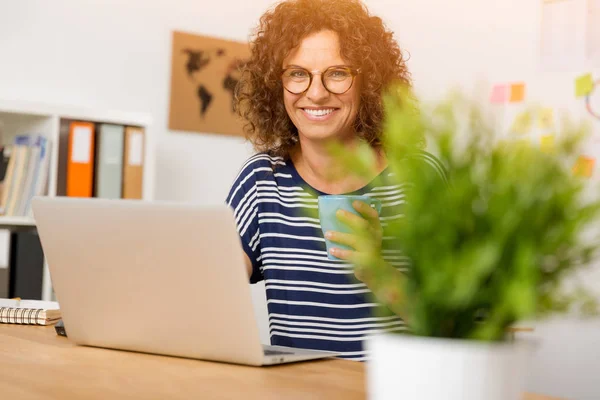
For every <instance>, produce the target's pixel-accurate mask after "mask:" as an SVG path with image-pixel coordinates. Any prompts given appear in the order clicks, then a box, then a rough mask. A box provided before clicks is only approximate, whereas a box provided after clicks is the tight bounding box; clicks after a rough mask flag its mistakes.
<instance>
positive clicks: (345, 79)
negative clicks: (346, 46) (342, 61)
mask: <svg viewBox="0 0 600 400" xmlns="http://www.w3.org/2000/svg"><path fill="white" fill-rule="evenodd" d="M323 81H324V83H325V87H326V88H327V90H329V91H330V92H332V93H344V92H346V91H347V90H348V89H350V86H352V71H350V69H349V68H331V69H328V70H327V71H325V74H324V75H323Z"/></svg>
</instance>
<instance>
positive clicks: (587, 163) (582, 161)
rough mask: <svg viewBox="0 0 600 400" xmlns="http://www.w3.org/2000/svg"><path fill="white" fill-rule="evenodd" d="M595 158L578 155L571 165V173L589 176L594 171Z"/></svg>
mask: <svg viewBox="0 0 600 400" xmlns="http://www.w3.org/2000/svg"><path fill="white" fill-rule="evenodd" d="M595 164H596V159H595V158H592V157H587V156H579V158H578V159H577V161H576V162H575V165H574V166H573V174H574V175H576V176H581V177H584V178H590V177H591V176H592V174H593V173H594V165H595Z"/></svg>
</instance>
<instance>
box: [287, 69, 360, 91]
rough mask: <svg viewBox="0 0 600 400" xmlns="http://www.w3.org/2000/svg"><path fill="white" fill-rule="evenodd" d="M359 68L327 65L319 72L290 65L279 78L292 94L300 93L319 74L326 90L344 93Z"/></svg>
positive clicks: (306, 88)
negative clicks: (327, 66)
mask: <svg viewBox="0 0 600 400" xmlns="http://www.w3.org/2000/svg"><path fill="white" fill-rule="evenodd" d="M360 72H361V71H360V68H351V67H339V66H338V67H329V68H327V69H326V70H325V71H323V72H321V71H318V70H314V71H312V72H310V71H307V70H306V69H304V68H300V67H291V68H286V69H284V70H283V73H282V75H281V79H282V82H283V87H284V88H285V90H287V91H288V92H290V93H292V94H302V93H304V92H306V91H307V90H308V88H309V87H310V85H311V84H312V81H313V77H314V75H318V74H320V75H321V82H322V83H323V86H324V87H325V89H327V91H329V92H330V93H333V94H344V93H346V92H347V91H348V90H350V88H351V87H352V84H353V83H354V77H355V76H356V75H358V74H360Z"/></svg>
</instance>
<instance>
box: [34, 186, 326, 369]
mask: <svg viewBox="0 0 600 400" xmlns="http://www.w3.org/2000/svg"><path fill="white" fill-rule="evenodd" d="M32 207H33V212H34V217H35V221H36V225H37V229H38V232H39V236H40V240H41V244H42V248H43V250H44V254H45V256H46V260H47V262H48V266H49V269H50V274H51V279H52V284H53V287H54V290H55V293H56V296H57V300H58V302H59V304H60V308H61V313H62V316H63V321H64V324H65V328H66V331H67V335H68V337H69V339H70V340H72V341H74V342H75V343H77V344H80V345H87V346H96V347H104V348H113V349H122V350H130V351H138V352H145V353H154V354H164V355H170V356H178V357H186V358H196V359H202V360H212V361H221V362H228V363H236V364H246V365H255V366H259V365H273V364H280V363H287V362H296V361H303V360H311V359H318V358H326V357H332V356H335V355H336V354H335V353H330V352H322V351H313V350H300V349H294V348H287V347H280V346H263V345H262V344H261V342H260V337H259V330H258V326H257V324H256V320H255V316H254V308H253V305H252V298H251V291H250V285H249V283H248V274H247V272H246V267H245V264H244V259H243V250H242V248H241V246H240V239H239V236H238V234H237V232H236V229H235V222H234V218H233V213H232V211H231V210H230V208H229V207H227V206H226V205H225V204H223V205H218V206H206V207H202V206H193V205H185V204H179V203H166V202H143V201H137V200H104V199H95V198H92V199H84V198H67V197H36V198H35V199H34V200H33V202H32Z"/></svg>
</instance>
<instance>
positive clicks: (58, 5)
mask: <svg viewBox="0 0 600 400" xmlns="http://www.w3.org/2000/svg"><path fill="white" fill-rule="evenodd" d="M576 1H578V2H581V3H582V4H583V2H585V1H586V0H576ZM540 3H541V1H540V0H525V1H524V0H505V1H498V0H458V1H453V2H451V1H445V0H404V1H397V0H370V1H367V4H368V5H369V6H370V7H371V10H372V11H374V12H375V13H377V14H379V15H382V16H385V20H386V21H387V22H388V23H389V24H390V26H391V27H392V28H393V29H394V30H395V31H396V33H397V38H398V39H399V41H400V43H401V45H402V46H403V47H404V48H405V49H406V50H407V51H408V52H410V54H411V59H410V61H409V67H410V69H411V71H412V72H413V77H414V80H415V84H416V87H417V90H418V91H419V92H420V93H421V94H422V95H423V96H424V97H425V98H435V97H438V96H439V95H441V94H443V93H444V92H445V91H446V90H447V89H448V88H450V87H451V86H455V85H458V86H460V87H462V88H463V89H465V90H468V91H470V90H472V89H473V88H475V87H476V86H477V84H478V83H484V84H487V83H493V82H503V81H508V82H510V81H515V80H518V81H525V82H527V84H528V99H529V100H532V101H534V102H542V103H543V104H546V105H549V106H556V107H560V108H563V109H565V110H569V111H571V112H572V113H575V114H577V115H585V113H583V112H582V106H581V103H580V102H577V101H575V100H574V98H573V94H572V93H573V79H574V77H575V76H576V75H577V74H579V73H580V72H582V71H585V69H586V68H589V66H585V65H578V64H575V63H574V64H573V66H572V67H571V68H568V69H567V70H564V71H561V72H548V71H545V70H544V68H542V67H543V66H542V65H540V64H539V63H538V57H537V54H538V41H539V35H538V32H539V19H540V17H541V6H540ZM270 4H271V1H267V0H253V1H247V0H223V1H221V2H213V1H211V2H208V1H192V0H177V1H167V0H54V1H46V0H20V1H11V0H0V97H2V98H8V99H10V98H14V99H23V100H30V101H43V102H50V103H59V104H69V105H71V104H73V105H80V106H84V107H100V108H110V109H120V110H126V111H139V112H148V113H150V114H152V116H153V118H154V121H155V124H154V127H153V132H152V133H153V134H154V135H156V144H157V160H156V163H157V164H156V198H157V199H168V200H176V201H186V202H187V201H190V202H196V203H202V204H206V203H215V202H221V201H222V200H223V199H224V197H225V196H226V194H227V190H228V188H229V184H230V183H231V180H232V179H233V177H234V176H235V174H236V172H237V170H238V168H239V166H240V164H241V163H242V161H243V160H244V159H245V158H246V157H247V156H248V155H249V154H250V153H251V149H250V147H249V146H248V145H246V144H244V143H243V142H242V141H241V140H240V139H238V138H231V137H223V136H217V135H211V134H189V133H181V132H172V131H169V130H168V129H167V120H168V104H169V82H170V51H171V47H170V46H171V43H170V40H171V31H172V30H183V31H189V32H192V33H194V32H195V33H199V34H210V35H214V36H221V37H224V38H228V39H236V40H245V39H246V38H247V35H248V32H249V29H250V28H251V27H253V26H254V24H255V22H256V21H257V19H258V17H259V16H260V14H261V13H262V12H263V11H264V10H265V8H266V7H267V6H269V5H270ZM234 10H235V12H234ZM596 72H600V70H598V69H597V70H596ZM595 124H596V126H598V122H595ZM597 172H598V171H597ZM595 287H596V288H597V289H598V290H600V284H598V282H597V281H596V283H595ZM263 290H264V289H263V288H262V287H261V286H258V287H256V288H255V301H256V304H257V310H259V313H260V314H259V320H260V324H261V328H262V329H263V330H262V333H263V340H266V314H265V312H264V295H263ZM598 328H599V327H598V326H597V325H595V326H592V325H584V324H582V323H577V322H565V321H562V322H561V321H558V322H553V323H552V324H546V325H540V328H539V329H538V332H537V333H538V334H539V335H541V336H543V337H544V338H546V339H547V340H544V341H543V346H542V348H541V349H540V350H539V351H538V353H537V358H535V359H534V361H535V363H536V364H535V368H534V371H535V373H534V374H533V376H532V378H531V380H530V389H531V390H536V391H540V392H547V393H551V394H555V395H565V396H571V398H577V399H590V400H591V399H597V398H600V388H598V385H597V384H595V383H593V382H592V380H591V379H592V376H593V375H594V371H597V370H599V369H600V362H599V361H598V358H600V357H597V355H600V346H599V344H598V341H597V337H598V335H597V333H596V332H598ZM575 344H576V345H575ZM556 349H559V350H556Z"/></svg>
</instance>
